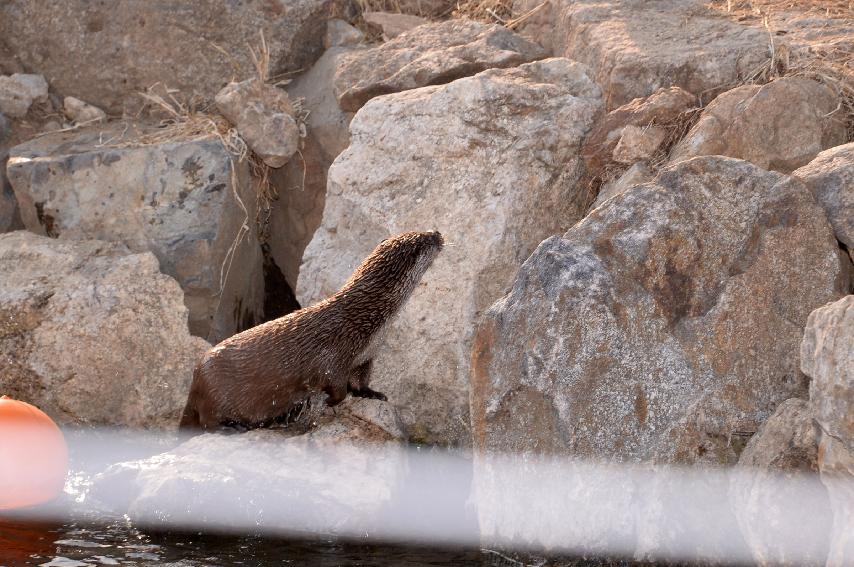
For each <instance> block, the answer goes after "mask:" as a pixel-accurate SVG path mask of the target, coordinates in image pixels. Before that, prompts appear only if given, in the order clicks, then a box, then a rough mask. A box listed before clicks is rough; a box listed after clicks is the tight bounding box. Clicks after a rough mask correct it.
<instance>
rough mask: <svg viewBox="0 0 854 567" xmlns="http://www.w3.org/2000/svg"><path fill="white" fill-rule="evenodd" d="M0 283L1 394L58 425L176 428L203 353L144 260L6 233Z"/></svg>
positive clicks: (116, 250)
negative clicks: (41, 412)
mask: <svg viewBox="0 0 854 567" xmlns="http://www.w3.org/2000/svg"><path fill="white" fill-rule="evenodd" d="M0 280H2V281H3V286H2V289H0V390H3V391H4V392H5V393H6V394H9V395H11V396H12V397H15V398H18V399H22V400H24V401H28V402H30V403H32V404H34V405H36V406H37V407H39V408H41V409H42V410H44V411H45V412H46V413H48V415H50V416H51V417H53V418H54V419H55V420H57V421H58V422H59V423H62V424H72V423H73V424H92V425H120V426H126V427H156V428H164V429H176V428H177V426H178V418H179V415H180V412H181V410H182V409H183V407H184V402H185V401H186V399H187V392H188V391H189V388H190V379H191V377H192V372H193V366H194V365H195V363H196V359H197V358H198V357H199V356H200V355H201V354H202V353H203V352H204V351H205V350H207V349H208V348H209V346H210V345H209V344H208V343H207V342H205V341H204V340H202V339H200V338H198V337H193V336H190V334H189V331H188V330H187V308H186V307H185V306H184V297H183V296H184V294H183V292H182V291H181V288H180V287H179V286H178V284H177V283H176V282H175V280H173V279H172V278H170V277H168V276H165V275H163V274H161V273H160V270H159V267H158V262H157V259H156V258H155V257H154V256H153V255H152V254H150V253H142V254H133V253H131V252H130V251H129V250H128V249H127V248H126V247H125V246H123V245H121V244H109V243H106V242H101V241H96V240H86V241H77V242H71V241H58V240H53V239H50V238H46V237H44V236H38V235H36V234H33V233H31V232H24V231H19V232H12V233H8V234H4V235H0Z"/></svg>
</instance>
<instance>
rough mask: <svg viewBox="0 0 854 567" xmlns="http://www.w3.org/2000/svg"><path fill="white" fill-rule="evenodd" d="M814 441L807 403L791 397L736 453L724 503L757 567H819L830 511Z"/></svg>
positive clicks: (816, 437) (823, 556) (825, 546)
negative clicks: (738, 455)
mask: <svg viewBox="0 0 854 567" xmlns="http://www.w3.org/2000/svg"><path fill="white" fill-rule="evenodd" d="M819 440H820V433H819V431H818V429H817V428H816V426H815V424H814V423H813V419H812V414H811V412H810V404H809V402H808V401H806V400H801V399H797V398H793V399H791V400H786V401H785V402H783V403H782V404H780V405H779V406H778V407H777V410H776V411H775V412H774V413H773V414H772V415H771V417H769V418H768V421H766V422H765V423H764V424H762V427H761V428H760V429H759V431H757V432H756V435H754V436H753V437H752V438H751V439H750V441H749V442H748V443H747V446H746V447H745V448H744V451H743V452H742V453H741V458H740V459H739V460H738V467H737V468H736V469H735V471H736V472H737V474H736V475H734V476H733V482H732V483H731V485H730V492H729V500H730V504H731V506H732V509H733V512H734V513H735V515H736V518H737V519H738V524H739V527H740V528H741V532H742V534H744V539H745V540H746V542H747V544H748V546H749V547H750V549H751V551H752V553H753V557H754V559H755V561H756V563H757V564H758V565H761V566H763V567H766V566H783V565H790V566H792V567H795V566H801V565H803V566H806V565H824V562H825V559H826V557H827V549H828V542H829V537H828V536H829V534H830V526H831V511H830V501H829V499H828V497H827V490H826V489H825V488H824V486H823V485H822V484H821V482H820V481H819V480H818V475H817V473H818V444H819ZM804 517H808V518H810V521H809V522H804V521H803V518H804Z"/></svg>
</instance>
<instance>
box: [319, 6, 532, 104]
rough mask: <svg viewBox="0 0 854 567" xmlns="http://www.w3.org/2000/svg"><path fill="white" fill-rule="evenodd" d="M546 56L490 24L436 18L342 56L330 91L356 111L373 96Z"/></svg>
mask: <svg viewBox="0 0 854 567" xmlns="http://www.w3.org/2000/svg"><path fill="white" fill-rule="evenodd" d="M545 56H546V54H545V52H544V51H543V49H542V48H541V47H540V46H539V45H536V44H534V43H531V42H530V41H528V40H526V39H524V38H522V37H520V36H518V35H516V34H515V33H513V32H512V31H510V30H508V29H506V28H503V27H501V26H498V25H495V24H489V25H486V24H481V23H478V22H474V21H470V20H458V19H454V20H448V21H444V22H437V23H433V24H427V25H423V26H419V27H418V28H415V29H413V30H410V31H409V32H406V33H403V34H401V35H400V36H398V37H396V38H394V39H392V40H391V41H388V42H386V43H384V44H382V45H380V46H378V47H375V48H373V49H368V50H365V51H359V52H356V53H353V54H352V55H349V56H347V58H346V61H345V62H344V64H343V65H342V66H341V67H340V69H339V70H338V71H337V72H336V74H335V96H336V97H337V99H338V104H339V105H340V106H341V108H342V109H344V110H348V111H351V112H355V111H356V110H358V109H359V108H361V106H362V105H363V104H365V103H366V102H368V101H369V100H370V99H372V98H373V97H375V96H379V95H383V94H389V93H395V92H400V91H405V90H409V89H416V88H419V87H424V86H427V85H437V84H442V83H449V82H451V81H453V80H454V79H458V78H460V77H466V76H469V75H474V74H476V73H478V72H480V71H483V70H485V69H490V68H498V67H515V66H517V65H519V64H521V63H526V62H528V61H534V60H536V59H542V58H543V57H545Z"/></svg>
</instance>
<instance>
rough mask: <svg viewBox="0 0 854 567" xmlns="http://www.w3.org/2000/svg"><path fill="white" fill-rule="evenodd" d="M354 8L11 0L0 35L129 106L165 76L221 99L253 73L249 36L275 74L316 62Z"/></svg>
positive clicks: (292, 0)
mask: <svg viewBox="0 0 854 567" xmlns="http://www.w3.org/2000/svg"><path fill="white" fill-rule="evenodd" d="M350 10H351V6H350V2H349V0H287V1H285V0H271V1H269V2H221V1H220V0H199V1H196V2H193V3H191V4H175V2H172V1H171V0H151V1H147V2H139V1H137V0H118V1H116V2H112V3H111V4H110V9H108V10H107V9H104V7H103V6H101V5H98V4H93V3H91V2H89V1H88V0H69V1H67V2H51V3H48V4H34V3H32V2H31V1H30V0H9V1H7V2H3V3H2V4H0V37H3V38H4V41H5V42H6V43H8V47H9V48H10V49H11V51H12V52H13V53H15V55H16V56H17V58H18V60H20V62H21V63H22V64H23V65H24V66H25V67H26V68H30V69H38V70H39V71H40V72H42V73H44V74H45V76H47V77H50V82H51V85H52V87H53V88H54V89H56V90H57V91H59V92H63V93H74V95H75V96H77V97H79V98H81V99H82V100H85V101H87V102H89V103H90V104H94V105H96V106H98V107H100V108H103V109H104V110H106V111H108V112H111V113H121V112H122V109H123V107H124V106H125V103H126V102H128V101H127V99H131V101H132V102H133V103H136V101H138V100H139V98H138V94H137V93H139V92H145V91H146V89H148V88H149V87H151V86H152V85H154V84H156V83H160V84H163V85H166V86H167V87H169V88H173V89H179V90H180V91H181V93H182V94H184V95H188V96H189V95H192V94H194V93H197V94H199V95H201V96H203V97H204V98H206V99H212V98H213V96H214V95H215V94H216V93H217V92H218V91H219V90H220V89H221V88H222V87H223V86H224V85H225V84H226V83H227V82H228V80H229V78H230V77H232V76H234V75H235V73H236V74H237V76H238V77H239V78H246V77H249V76H252V75H253V74H254V67H253V64H252V59H251V57H250V54H249V49H248V47H247V44H251V45H253V46H256V47H257V46H258V44H259V43H260V33H263V34H264V37H265V39H266V43H267V46H268V47H269V50H270V72H271V75H273V76H275V75H278V74H281V73H284V72H287V71H295V70H297V69H301V68H304V67H307V66H308V65H310V64H311V63H312V62H313V61H314V60H315V59H316V58H317V57H319V56H320V53H321V51H322V49H323V32H324V30H325V29H326V21H327V20H328V19H331V18H333V17H339V18H340V17H348V15H349V14H350ZM45 38H49V41H46V39H45ZM119 46H121V47H119ZM69 61H76V62H84V63H85V64H74V65H69V64H68V62H69Z"/></svg>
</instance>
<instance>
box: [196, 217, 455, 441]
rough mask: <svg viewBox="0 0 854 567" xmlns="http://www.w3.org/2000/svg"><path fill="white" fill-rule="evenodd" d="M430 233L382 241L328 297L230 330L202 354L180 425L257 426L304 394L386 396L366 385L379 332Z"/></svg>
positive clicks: (421, 263)
mask: <svg viewBox="0 0 854 567" xmlns="http://www.w3.org/2000/svg"><path fill="white" fill-rule="evenodd" d="M442 246H443V240H442V235H441V234H439V233H438V232H406V233H404V234H400V235H398V236H395V237H393V238H389V239H387V240H384V241H382V242H381V243H380V244H379V245H378V246H377V247H376V248H375V249H374V251H373V252H372V253H371V255H370V256H368V257H367V258H366V259H365V261H364V262H362V265H361V266H359V268H358V269H357V270H356V271H355V272H354V273H353V275H352V276H350V279H349V280H347V283H345V284H344V287H342V288H341V289H340V290H339V291H338V292H337V293H336V294H335V295H333V296H332V297H330V298H329V299H326V300H325V301H321V302H319V303H317V304H315V305H312V306H311V307H307V308H305V309H301V310H299V311H294V312H293V313H289V314H288V315H285V316H284V317H281V318H279V319H274V320H273V321H269V322H267V323H264V324H262V325H258V326H257V327H253V328H251V329H249V330H246V331H243V332H242V333H238V334H236V335H234V336H232V337H230V338H228V339H226V340H224V341H222V342H221V343H219V344H218V345H216V346H215V347H213V348H211V349H210V350H208V351H207V353H205V355H204V357H203V358H202V360H201V361H200V362H199V363H198V364H197V365H196V368H195V370H194V372H193V383H192V386H191V387H190V395H189V397H188V399H187V405H186V407H185V408H184V414H183V416H182V417H181V424H180V427H181V428H182V429H184V428H202V429H215V428H218V427H221V426H228V425H233V426H239V427H242V428H253V427H263V426H265V425H269V424H271V423H272V422H274V421H276V420H277V419H279V418H281V417H282V416H284V415H285V414H287V413H288V412H289V411H291V410H292V409H293V408H294V407H295V406H296V405H298V404H300V403H302V402H304V401H305V400H306V399H308V397H309V396H311V395H313V394H317V393H320V392H325V393H326V394H327V396H328V398H327V403H328V404H329V405H335V404H338V403H340V402H341V401H342V400H343V399H344V398H345V397H346V396H347V393H348V392H349V393H352V394H353V395H354V396H361V397H369V398H379V399H383V400H384V399H386V398H385V396H384V395H383V394H381V393H379V392H376V391H374V390H372V389H371V388H369V387H368V383H369V380H370V373H371V361H372V358H373V356H374V352H375V350H376V348H377V346H378V343H379V341H380V340H381V334H382V330H383V328H384V327H385V326H386V325H387V324H388V322H389V320H390V319H391V318H392V316H393V315H394V314H395V313H397V311H398V310H399V309H400V308H401V307H402V306H403V304H404V303H405V302H406V300H407V299H408V298H409V296H410V294H411V293H412V291H413V289H414V288H415V286H416V285H417V284H418V281H419V280H420V279H421V276H422V275H424V272H425V271H426V270H427V268H428V267H429V266H430V264H431V263H432V262H433V259H434V258H435V257H436V255H437V254H438V253H439V251H440V250H441V249H442Z"/></svg>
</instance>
